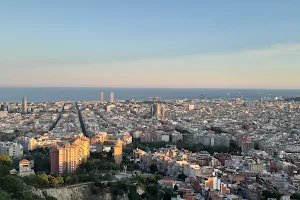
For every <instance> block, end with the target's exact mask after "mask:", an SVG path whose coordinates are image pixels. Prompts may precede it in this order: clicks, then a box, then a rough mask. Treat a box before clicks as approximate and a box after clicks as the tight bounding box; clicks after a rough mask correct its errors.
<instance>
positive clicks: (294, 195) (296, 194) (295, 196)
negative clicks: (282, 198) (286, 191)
mask: <svg viewBox="0 0 300 200" xmlns="http://www.w3.org/2000/svg"><path fill="white" fill-rule="evenodd" d="M291 199H297V200H300V193H294V194H292V196H291Z"/></svg>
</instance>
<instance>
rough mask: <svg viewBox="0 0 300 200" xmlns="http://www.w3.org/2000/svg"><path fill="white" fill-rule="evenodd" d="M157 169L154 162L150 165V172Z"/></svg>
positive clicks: (154, 171)
mask: <svg viewBox="0 0 300 200" xmlns="http://www.w3.org/2000/svg"><path fill="white" fill-rule="evenodd" d="M157 171H158V168H157V165H155V164H152V165H150V172H151V173H152V174H154V173H156V172H157Z"/></svg>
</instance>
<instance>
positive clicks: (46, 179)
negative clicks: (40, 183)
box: [40, 174, 49, 185]
mask: <svg viewBox="0 0 300 200" xmlns="http://www.w3.org/2000/svg"><path fill="white" fill-rule="evenodd" d="M40 177H41V178H42V179H43V180H44V182H45V183H46V184H47V185H48V184H49V179H48V175H47V174H41V175H40Z"/></svg>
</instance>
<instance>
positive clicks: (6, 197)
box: [0, 189, 11, 200]
mask: <svg viewBox="0 0 300 200" xmlns="http://www.w3.org/2000/svg"><path fill="white" fill-rule="evenodd" d="M0 200H11V195H10V194H8V193H7V192H5V191H3V190H1V189H0Z"/></svg>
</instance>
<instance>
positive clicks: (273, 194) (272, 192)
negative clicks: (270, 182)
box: [262, 190, 283, 200]
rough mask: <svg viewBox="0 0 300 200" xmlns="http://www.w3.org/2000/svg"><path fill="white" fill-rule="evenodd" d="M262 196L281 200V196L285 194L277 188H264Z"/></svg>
mask: <svg viewBox="0 0 300 200" xmlns="http://www.w3.org/2000/svg"><path fill="white" fill-rule="evenodd" d="M262 196H263V199H268V198H276V199H278V200H279V199H280V197H281V196H283V194H282V193H280V192H278V191H277V190H264V191H262Z"/></svg>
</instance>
